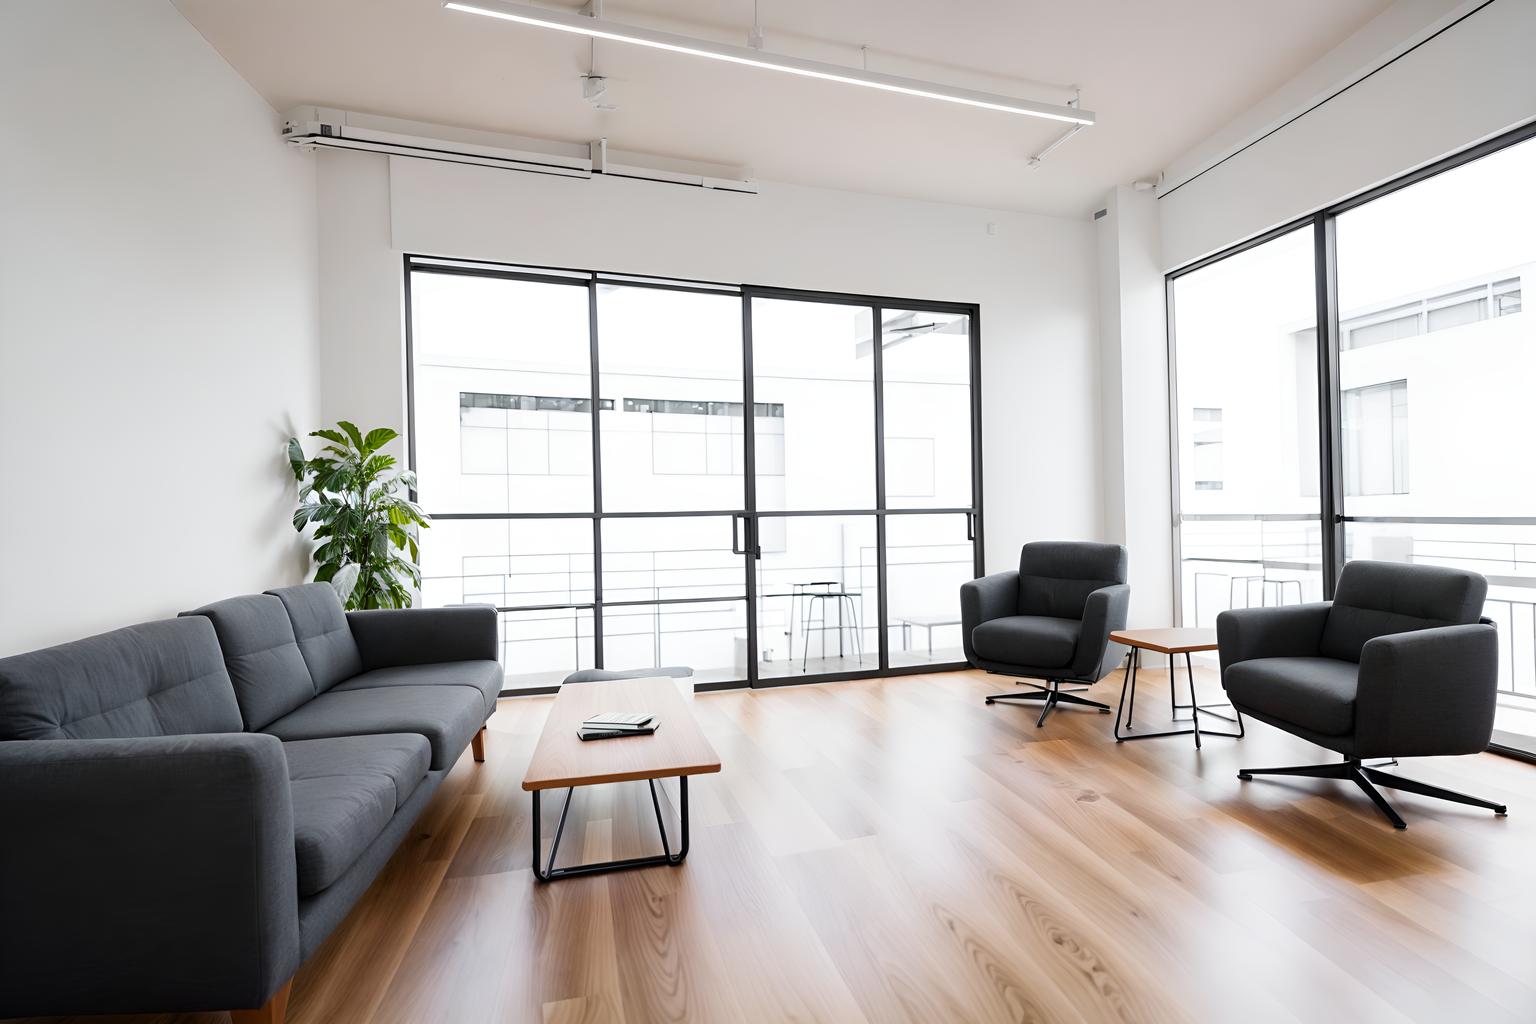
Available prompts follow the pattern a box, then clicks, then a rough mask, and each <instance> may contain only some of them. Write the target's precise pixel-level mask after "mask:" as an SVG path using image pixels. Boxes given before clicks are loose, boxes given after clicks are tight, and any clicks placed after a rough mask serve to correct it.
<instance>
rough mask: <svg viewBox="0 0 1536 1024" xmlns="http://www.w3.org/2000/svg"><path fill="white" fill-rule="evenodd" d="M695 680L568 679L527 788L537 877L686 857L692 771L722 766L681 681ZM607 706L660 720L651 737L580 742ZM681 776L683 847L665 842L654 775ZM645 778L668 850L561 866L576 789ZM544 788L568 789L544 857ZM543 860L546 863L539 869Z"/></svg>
mask: <svg viewBox="0 0 1536 1024" xmlns="http://www.w3.org/2000/svg"><path fill="white" fill-rule="evenodd" d="M689 685H691V684H690V683H687V682H686V681H681V680H677V679H665V678H647V679H613V680H605V681H602V682H592V683H566V684H565V685H564V686H562V687H560V693H559V694H558V695H557V696H556V697H555V704H554V707H552V708H550V709H549V717H548V718H547V719H545V721H544V731H543V732H542V733H540V734H539V742H538V745H537V746H535V747H534V750H533V760H532V761H530V762H529V764H528V773H527V774H526V775H524V776H523V789H525V790H527V791H528V792H530V793H532V794H533V874H534V877H536V878H537V879H538V880H539V881H541V882H550V881H554V880H555V879H557V878H569V877H571V876H572V875H595V874H598V873H600V872H604V871H619V870H622V869H624V868H644V867H652V866H655V865H660V864H669V865H677V864H681V863H682V862H683V858H684V857H686V856H688V776H690V775H703V774H706V773H709V772H718V771H719V770H720V756H719V755H718V754H716V753H715V748H714V747H712V746H710V744H709V740H707V739H705V738H704V734H703V732H701V731H700V730H699V724H698V722H696V721H694V718H693V712H692V710H690V708H689V707H688V701H687V700H685V699H684V698H683V694H682V691H681V690H680V689H679V687H680V686H689ZM604 711H645V712H649V713H651V714H653V715H655V716H656V717H657V719H658V721H659V726H658V728H657V730H656V731H655V732H654V733H652V734H651V735H649V736H623V737H620V738H618V739H608V740H586V741H583V740H580V739H577V738H576V731H577V729H578V728H579V727H580V726H581V723H582V722H584V721H586V719H588V718H589V717H591V716H592V715H595V714H599V713H601V712H604ZM674 776H675V777H676V778H677V783H678V809H679V818H680V819H681V825H680V830H679V837H678V843H679V845H678V848H677V852H676V853H674V852H673V851H672V846H671V844H670V843H669V842H668V840H667V826H666V825H665V824H663V822H662V820H661V800H660V798H659V797H658V796H657V794H656V780H657V779H665V778H671V777H674ZM639 780H643V781H645V782H646V783H647V784H648V785H649V786H650V789H651V805H652V806H653V807H655V809H656V827H657V829H658V830H660V832H661V849H662V852H661V853H659V854H656V855H654V856H650V857H630V858H628V859H625V860H610V861H603V862H601V863H597V864H577V865H573V866H570V867H563V868H557V867H555V854H556V853H558V852H559V850H560V837H561V835H562V834H563V833H564V832H565V818H566V815H567V814H568V813H569V811H570V809H571V797H572V796H573V795H574V794H575V792H576V789H577V787H578V786H600V785H602V784H604V783H607V782H633V781H639ZM546 789H565V790H567V792H566V794H565V805H564V806H563V807H561V809H560V824H559V825H558V826H557V827H556V828H555V841H554V844H553V845H551V846H550V848H549V859H548V861H543V858H542V846H543V842H542V840H541V838H540V825H541V822H540V811H541V807H540V804H539V797H540V795H541V794H542V793H543V792H544V790H546ZM541 862H542V864H543V866H542V867H541Z"/></svg>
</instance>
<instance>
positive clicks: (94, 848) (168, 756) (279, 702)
mask: <svg viewBox="0 0 1536 1024" xmlns="http://www.w3.org/2000/svg"><path fill="white" fill-rule="evenodd" d="M496 634H497V623H496V613H495V611H494V609H492V608H491V607H489V606H473V607H457V608H440V609H418V610H409V611H364V612H344V611H343V610H342V606H341V603H340V602H339V601H338V600H337V597H336V594H335V591H334V590H332V588H331V587H330V586H329V585H328V584H308V585H305V586H299V587H289V588H286V589H281V590H274V591H269V592H268V593H266V594H259V595H250V596H246V597H236V598H231V599H229V600H226V601H219V602H217V603H215V604H211V605H207V606H206V607H203V608H198V609H196V610H194V611H191V612H185V613H183V614H182V616H181V617H180V618H177V619H169V620H163V621H158V622H147V623H143V624H141V625H137V626H129V627H127V628H125V629H119V630H115V631H113V632H110V633H104V634H102V635H100V636H94V637H90V638H89V639H85V640H78V641H75V642H73V643H68V644H63V645H61V646H58V647H51V648H47V649H45V650H40V651H34V652H31V653H29V654H21V655H17V656H15V657H10V658H4V659H0V822H4V830H5V839H4V841H0V921H3V925H0V1017H10V1016H21V1015H29V1014H89V1013H130V1012H159V1013H166V1012H181V1011H197V1010H220V1009H230V1010H236V1011H240V1012H237V1013H236V1015H235V1016H236V1019H237V1020H241V1019H251V1020H258V1019H259V1020H281V1014H282V1008H283V1006H284V1005H285V1004H286V998H287V988H288V985H289V983H290V981H291V979H292V977H293V974H294V972H295V970H297V969H298V966H299V964H300V963H302V962H303V961H304V960H305V959H306V958H307V957H308V956H310V955H311V954H312V953H313V952H314V951H315V950H316V949H317V948H319V946H320V944H321V943H322V942H324V941H325V938H326V937H327V936H328V935H329V934H330V933H331V931H332V930H333V929H334V928H335V927H336V925H337V924H338V923H340V922H341V920H342V919H343V918H344V917H345V916H346V914H347V912H348V911H349V910H350V908H351V907H352V905H353V904H354V903H355V902H356V901H357V899H358V898H359V897H360V896H361V895H362V894H363V892H364V891H365V890H366V889H367V888H368V886H369V884H370V883H371V882H372V881H373V879H374V877H375V876H376V875H377V874H378V873H379V871H380V869H382V868H383V866H384V864H385V863H386V862H387V861H388V860H389V858H390V855H391V854H392V853H393V852H394V850H395V848H396V847H397V846H398V845H399V844H400V842H401V840H402V839H403V838H404V837H405V835H406V833H407V832H408V830H409V829H410V827H411V824H412V822H413V821H414V820H415V819H416V817H417V815H418V814H419V813H420V812H421V810H422V809H423V808H424V807H425V806H426V804H427V802H428V801H429V800H430V799H431V797H432V794H433V793H434V792H435V791H436V789H437V787H438V785H439V783H441V781H442V779H443V777H444V776H445V775H446V774H447V772H448V770H449V769H450V768H452V767H453V765H454V763H455V762H456V761H457V760H458V759H459V757H460V755H461V754H462V753H463V751H464V749H465V747H467V746H471V745H473V746H474V748H475V755H476V760H480V759H481V757H482V756H483V747H482V739H481V730H482V729H483V727H484V724H485V721H486V719H487V718H488V717H489V716H490V714H491V712H492V711H494V710H495V707H496V697H497V694H498V692H499V691H500V689H501V685H502V678H503V676H502V670H501V666H500V665H499V664H498V662H497V660H496V645H497V636H496ZM251 1008H260V1009H251Z"/></svg>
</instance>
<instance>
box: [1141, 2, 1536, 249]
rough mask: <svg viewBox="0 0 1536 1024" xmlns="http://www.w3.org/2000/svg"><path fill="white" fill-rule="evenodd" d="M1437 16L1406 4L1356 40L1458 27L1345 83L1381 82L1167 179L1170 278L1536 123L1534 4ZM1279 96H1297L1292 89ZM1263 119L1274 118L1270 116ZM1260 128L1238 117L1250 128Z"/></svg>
mask: <svg viewBox="0 0 1536 1024" xmlns="http://www.w3.org/2000/svg"><path fill="white" fill-rule="evenodd" d="M1440 6H1443V5H1442V4H1437V3H1433V2H1427V0H1400V2H1399V3H1398V4H1395V5H1394V6H1393V8H1391V9H1389V10H1388V11H1387V12H1385V13H1384V14H1382V15H1381V16H1380V17H1379V18H1377V19H1376V20H1375V21H1373V22H1372V23H1371V24H1370V25H1367V26H1366V27H1365V28H1362V29H1361V31H1360V33H1357V35H1358V36H1360V37H1362V38H1364V39H1368V40H1370V41H1371V45H1372V46H1379V45H1381V40H1380V35H1381V32H1382V30H1383V26H1387V27H1394V26H1395V27H1396V28H1398V29H1399V30H1400V31H1408V30H1409V27H1410V26H1412V25H1415V24H1417V25H1418V27H1417V28H1414V29H1413V30H1412V33H1411V35H1410V41H1412V40H1416V38H1417V37H1418V36H1421V35H1423V34H1424V33H1425V31H1426V30H1428V31H1433V30H1435V29H1437V28H1439V27H1442V26H1443V25H1444V24H1445V23H1447V22H1450V21H1454V22H1455V23H1454V24H1451V25H1450V26H1449V27H1446V28H1445V30H1444V31H1443V32H1440V33H1439V34H1438V35H1435V36H1434V37H1433V38H1430V39H1428V41H1426V42H1424V43H1423V45H1421V46H1418V47H1417V48H1415V49H1413V50H1411V51H1410V52H1407V53H1405V54H1403V55H1402V56H1401V57H1399V58H1398V59H1396V60H1394V61H1392V62H1391V63H1390V64H1387V65H1386V66H1384V67H1382V66H1380V58H1379V57H1378V58H1377V59H1376V60H1373V61H1370V62H1367V63H1365V64H1363V65H1358V66H1356V68H1355V70H1354V71H1353V72H1352V73H1350V74H1349V75H1347V76H1346V80H1354V79H1356V78H1359V77H1360V76H1361V75H1366V74H1367V73H1369V72H1371V71H1373V70H1374V73H1373V74H1369V76H1368V77H1365V78H1364V79H1363V80H1361V81H1359V82H1357V83H1356V84H1354V85H1352V86H1350V87H1349V88H1348V89H1346V90H1344V91H1343V92H1341V93H1339V94H1338V95H1337V96H1335V97H1334V98H1332V99H1329V100H1328V101H1327V102H1325V103H1323V104H1322V105H1321V106H1318V107H1317V108H1316V109H1314V110H1311V111H1310V112H1308V113H1306V114H1304V115H1303V116H1301V117H1299V118H1297V119H1296V120H1294V121H1291V122H1290V123H1289V124H1287V125H1285V127H1282V128H1279V129H1278V130H1277V131H1274V132H1273V134H1270V135H1268V136H1267V137H1265V138H1263V139H1262V140H1261V141H1258V142H1255V143H1254V144H1252V145H1251V146H1249V147H1248V148H1246V149H1244V150H1242V151H1241V152H1238V153H1236V154H1235V155H1233V156H1231V157H1230V158H1229V159H1226V160H1225V161H1224V162H1222V163H1220V164H1217V165H1216V166H1213V167H1211V168H1210V169H1209V170H1206V171H1205V172H1204V173H1203V174H1200V175H1199V176H1198V177H1195V178H1193V179H1192V180H1187V181H1185V178H1187V176H1188V175H1189V174H1190V173H1192V172H1193V171H1194V170H1195V169H1197V167H1198V165H1197V164H1192V163H1191V162H1189V161H1177V162H1176V167H1180V168H1182V170H1181V171H1180V174H1179V176H1171V177H1170V180H1169V182H1168V184H1167V187H1166V188H1165V189H1164V192H1163V194H1162V197H1161V199H1160V201H1159V205H1160V207H1161V220H1162V262H1163V266H1164V268H1165V269H1173V268H1174V267H1177V266H1181V265H1183V264H1185V263H1188V262H1190V261H1192V260H1194V259H1198V258H1199V257H1200V256H1203V255H1205V254H1207V253H1211V252H1215V251H1218V250H1220V249H1223V248H1225V247H1226V246H1229V245H1232V244H1233V243H1235V242H1238V241H1241V240H1242V239H1244V238H1248V237H1251V236H1253V235H1256V234H1259V233H1260V232H1262V231H1264V230H1266V229H1268V228H1271V227H1274V226H1276V225H1279V224H1283V223H1286V222H1287V221H1290V220H1293V219H1295V218H1297V217H1300V216H1302V215H1304V214H1307V213H1310V212H1312V211H1314V210H1318V209H1321V208H1323V207H1325V206H1328V205H1330V204H1332V203H1334V202H1337V201H1338V200H1340V199H1343V198H1345V197H1347V196H1350V195H1353V194H1355V193H1358V192H1361V191H1364V190H1365V189H1368V188H1370V187H1371V186H1373V185H1376V184H1379V183H1381V182H1384V181H1388V180H1391V179H1392V178H1395V177H1397V176H1399V175H1401V174H1403V173H1405V172H1407V171H1409V170H1412V169H1413V168H1415V167H1420V166H1423V165H1424V164H1427V163H1431V162H1433V161H1435V160H1437V159H1439V158H1441V157H1443V156H1446V155H1448V154H1450V153H1453V152H1456V151H1457V150H1461V149H1464V148H1466V147H1467V146H1470V145H1472V144H1473V143H1475V142H1478V141H1480V140H1482V139H1485V138H1488V137H1490V136H1493V135H1497V134H1498V133H1500V132H1502V131H1505V130H1506V129H1509V128H1512V127H1515V126H1517V125H1519V124H1522V123H1524V122H1526V121H1529V120H1531V119H1532V118H1533V117H1536V60H1533V59H1532V51H1531V44H1532V41H1533V40H1536V3H1532V2H1531V0H1494V2H1492V3H1489V4H1487V5H1486V6H1483V7H1480V8H1479V7H1478V6H1477V3H1475V2H1467V3H1462V4H1459V5H1456V6H1455V7H1453V8H1452V9H1451V10H1450V11H1448V12H1440V13H1439V16H1438V17H1432V18H1430V19H1429V21H1428V23H1427V24H1423V22H1424V21H1425V18H1426V17H1428V16H1430V15H1435V14H1436V13H1437V12H1436V8H1437V7H1440ZM1469 10H1470V11H1471V13H1467V12H1468V11H1469ZM1463 14H1465V15H1466V16H1465V17H1463V18H1461V20H1459V21H1458V20H1455V19H1457V18H1458V17H1460V16H1461V15H1463ZM1410 15H1412V16H1414V17H1409V16H1410ZM1362 48H1363V47H1362V45H1361V44H1360V43H1359V41H1358V40H1357V41H1355V42H1348V41H1347V42H1346V43H1345V44H1343V45H1341V47H1340V48H1339V51H1343V53H1345V54H1350V55H1352V54H1356V53H1359V52H1361V50H1362ZM1339 51H1335V52H1336V53H1337V52H1339ZM1389 52H1390V51H1389ZM1319 65H1320V66H1321V67H1322V68H1323V69H1325V71H1326V76H1331V77H1338V76H1339V75H1340V74H1342V71H1341V69H1340V68H1339V67H1338V59H1337V58H1335V59H1330V58H1328V57H1325V58H1324V59H1323V60H1322V61H1320V62H1319ZM1377 67H1380V70H1375V69H1376V68H1377ZM1299 77H1300V79H1301V80H1303V81H1305V82H1310V83H1315V82H1317V81H1321V80H1323V78H1324V77H1325V75H1324V73H1323V72H1321V71H1314V72H1307V73H1304V74H1303V75H1302V76H1299ZM1281 91H1282V92H1286V93H1287V94H1297V90H1295V89H1291V88H1289V87H1287V88H1286V89H1282V90H1281ZM1300 109H1305V106H1301V107H1299V108H1298V110H1300ZM1295 112H1296V111H1293V112H1291V115H1287V116H1294V113H1295ZM1264 114H1265V116H1267V117H1270V118H1271V119H1272V118H1273V117H1274V112H1273V111H1272V110H1269V109H1268V107H1267V106H1266V107H1265V109H1264ZM1284 119H1285V117H1284V116H1282V117H1281V120H1282V121H1283V120H1284ZM1252 120H1253V117H1251V116H1250V117H1245V118H1239V121H1240V122H1242V123H1244V124H1247V123H1249V122H1251V121H1252ZM1235 136H1236V133H1235V132H1234V131H1233V130H1232V129H1223V130H1222V131H1221V132H1218V133H1217V138H1219V139H1223V140H1227V139H1231V138H1233V137H1235ZM1196 151H1197V152H1199V153H1201V154H1205V155H1206V160H1205V162H1206V163H1208V162H1209V154H1211V153H1213V152H1217V151H1213V150H1212V148H1211V145H1210V144H1209V143H1207V144H1203V145H1202V146H1199V147H1196ZM1181 182H1182V183H1181ZM1175 186H1177V187H1175Z"/></svg>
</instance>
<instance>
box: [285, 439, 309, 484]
mask: <svg viewBox="0 0 1536 1024" xmlns="http://www.w3.org/2000/svg"><path fill="white" fill-rule="evenodd" d="M304 466H305V461H304V446H303V445H302V444H300V443H299V439H298V438H296V437H290V438H289V439H288V468H289V469H292V470H293V478H294V479H295V480H303V479H304Z"/></svg>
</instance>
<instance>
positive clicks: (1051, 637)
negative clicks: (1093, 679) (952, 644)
mask: <svg viewBox="0 0 1536 1024" xmlns="http://www.w3.org/2000/svg"><path fill="white" fill-rule="evenodd" d="M1082 628H1083V624H1082V622H1081V621H1079V620H1078V619H1059V618H1052V617H1050V616H1046V615H1007V616H1004V617H1003V618H1000V619H992V620H990V621H988V622H983V623H981V624H980V625H979V626H977V627H976V628H975V629H974V630H972V631H971V643H972V644H973V645H974V646H975V648H976V653H977V654H979V655H980V656H981V657H982V658H985V659H986V660H988V661H994V662H1000V663H1002V664H1007V665H1027V666H1030V667H1033V668H1064V667H1066V666H1067V665H1068V664H1070V663H1071V661H1072V656H1073V654H1075V653H1076V652H1077V638H1078V636H1079V634H1080V633H1081V632H1082Z"/></svg>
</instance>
